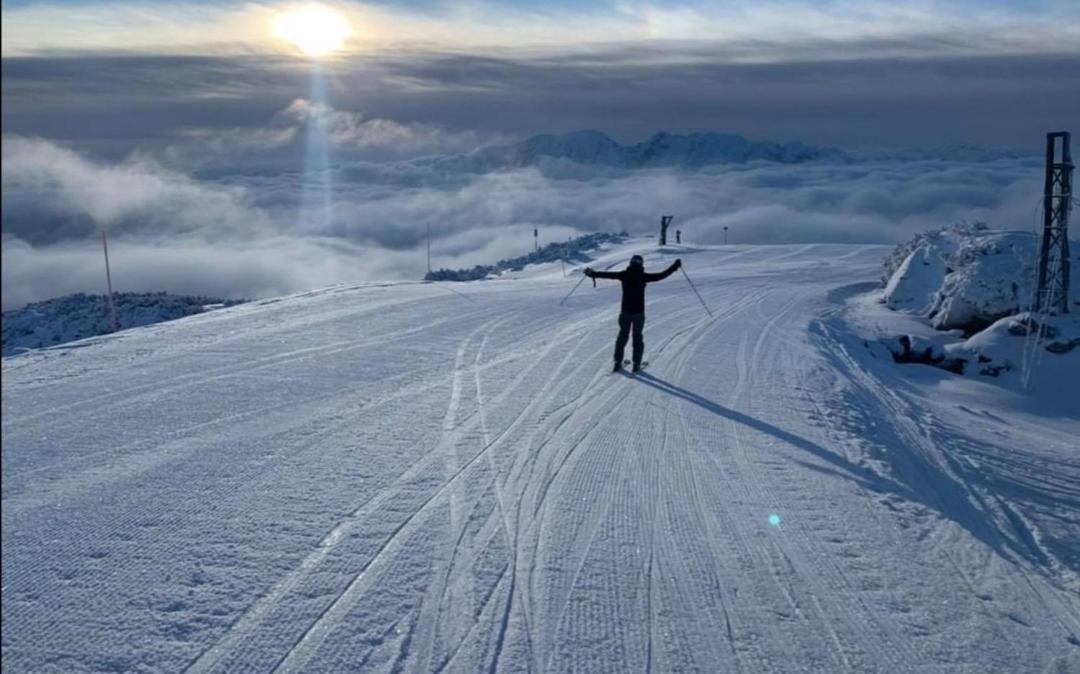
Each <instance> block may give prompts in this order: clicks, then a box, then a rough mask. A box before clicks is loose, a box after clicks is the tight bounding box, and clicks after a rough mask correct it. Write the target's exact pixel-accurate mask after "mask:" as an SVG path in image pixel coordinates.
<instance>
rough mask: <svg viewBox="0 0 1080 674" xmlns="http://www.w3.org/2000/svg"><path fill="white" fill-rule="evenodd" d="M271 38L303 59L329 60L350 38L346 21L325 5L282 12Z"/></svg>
mask: <svg viewBox="0 0 1080 674" xmlns="http://www.w3.org/2000/svg"><path fill="white" fill-rule="evenodd" d="M271 34H272V35H273V36H274V37H276V38H279V39H282V40H285V41H286V42H291V43H292V44H293V45H294V46H295V47H296V48H297V49H299V50H300V51H301V52H302V53H303V54H304V55H306V56H310V57H313V58H320V57H324V56H329V55H330V54H333V53H334V52H336V51H338V50H340V49H341V48H342V47H344V46H345V39H346V38H348V37H349V36H350V35H352V29H351V28H350V27H349V21H348V19H346V18H345V17H344V16H342V15H341V14H340V13H339V12H336V11H334V10H333V9H330V8H329V7H327V6H325V5H316V4H311V5H304V6H302V7H297V8H295V9H290V10H287V11H284V12H282V13H280V14H278V15H277V17H275V18H274V22H273V25H272V27H271Z"/></svg>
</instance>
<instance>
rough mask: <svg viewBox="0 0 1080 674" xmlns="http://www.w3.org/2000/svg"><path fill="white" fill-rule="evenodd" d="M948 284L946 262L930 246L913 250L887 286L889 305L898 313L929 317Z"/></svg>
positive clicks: (886, 298) (886, 293) (885, 296)
mask: <svg viewBox="0 0 1080 674" xmlns="http://www.w3.org/2000/svg"><path fill="white" fill-rule="evenodd" d="M944 283H945V260H943V259H942V258H941V255H940V254H939V253H938V252H937V250H935V249H934V247H933V246H930V245H922V246H919V247H918V248H917V249H915V250H913V251H912V252H911V253H910V254H909V255H908V256H907V257H906V258H904V261H903V262H901V263H900V266H899V267H898V268H897V270H896V271H895V272H894V273H893V275H892V277H891V278H890V279H889V281H888V283H887V284H886V285H885V295H884V300H885V304H887V305H888V306H889V308H890V309H893V310H894V311H908V312H911V313H915V314H925V313H927V312H929V311H930V309H931V308H933V305H934V300H935V299H936V297H937V293H938V291H939V290H940V289H941V286H942V285H943V284H944Z"/></svg>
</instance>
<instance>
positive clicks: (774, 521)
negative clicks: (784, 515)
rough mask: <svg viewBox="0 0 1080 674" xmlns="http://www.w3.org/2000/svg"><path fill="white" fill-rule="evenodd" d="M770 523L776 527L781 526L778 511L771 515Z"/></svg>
mask: <svg viewBox="0 0 1080 674" xmlns="http://www.w3.org/2000/svg"><path fill="white" fill-rule="evenodd" d="M769 524H771V525H773V526H774V527H778V526H780V516H779V515H777V514H776V513H773V514H772V515H769Z"/></svg>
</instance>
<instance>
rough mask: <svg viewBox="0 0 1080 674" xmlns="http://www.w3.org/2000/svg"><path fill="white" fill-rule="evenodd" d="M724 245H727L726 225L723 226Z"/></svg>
mask: <svg viewBox="0 0 1080 674" xmlns="http://www.w3.org/2000/svg"><path fill="white" fill-rule="evenodd" d="M724 245H725V246H726V245H727V225H724Z"/></svg>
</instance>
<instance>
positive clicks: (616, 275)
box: [585, 267, 622, 280]
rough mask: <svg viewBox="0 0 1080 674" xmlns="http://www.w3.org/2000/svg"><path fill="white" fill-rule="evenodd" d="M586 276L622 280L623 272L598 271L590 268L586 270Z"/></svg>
mask: <svg viewBox="0 0 1080 674" xmlns="http://www.w3.org/2000/svg"><path fill="white" fill-rule="evenodd" d="M585 275H586V276H590V277H592V278H610V279H615V280H618V279H621V278H622V272H621V271H596V270H595V269H592V268H590V267H586V268H585Z"/></svg>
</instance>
